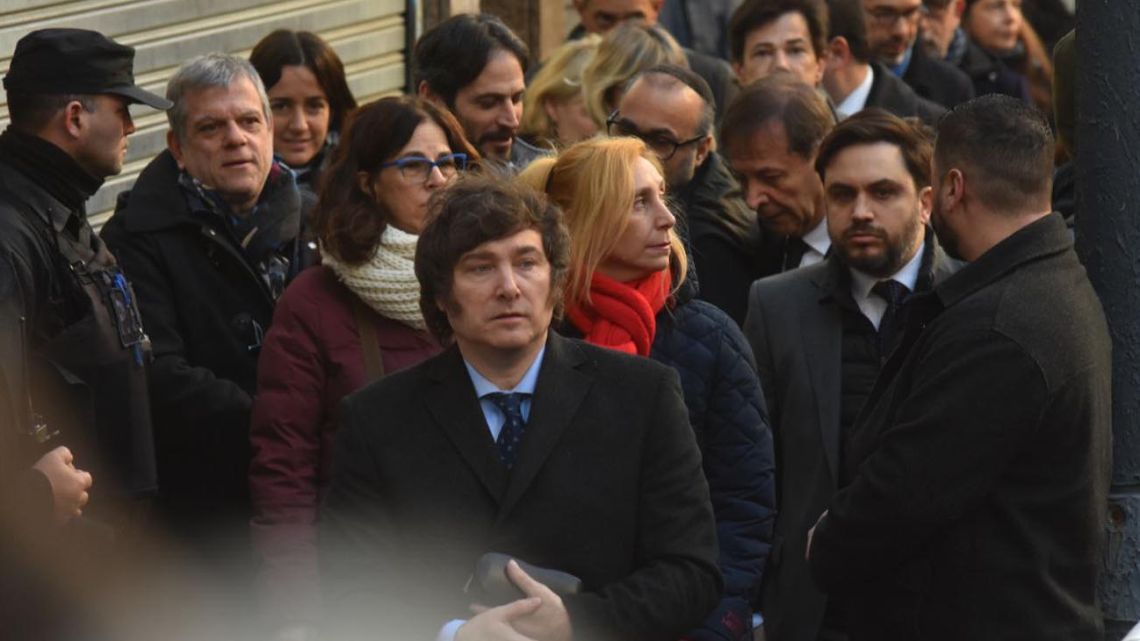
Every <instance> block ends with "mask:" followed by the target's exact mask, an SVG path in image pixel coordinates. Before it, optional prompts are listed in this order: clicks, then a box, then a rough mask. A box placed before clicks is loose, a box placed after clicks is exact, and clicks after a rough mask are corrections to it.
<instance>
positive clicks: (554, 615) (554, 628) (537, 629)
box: [507, 559, 574, 641]
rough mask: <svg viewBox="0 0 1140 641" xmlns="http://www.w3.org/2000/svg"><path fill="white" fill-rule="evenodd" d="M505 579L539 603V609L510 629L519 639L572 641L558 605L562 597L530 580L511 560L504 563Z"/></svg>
mask: <svg viewBox="0 0 1140 641" xmlns="http://www.w3.org/2000/svg"><path fill="white" fill-rule="evenodd" d="M507 577H508V578H509V579H510V580H511V581H512V582H513V583H514V584H515V585H517V586H518V588H519V589H520V590H522V591H523V594H525V595H527V596H528V597H531V598H539V599H541V600H542V601H541V603H542V605H541V607H539V608H538V609H536V610H535V611H533V612H532V613H530V614H527V615H525V616H521V617H519V618H518V619H515V621H514V623H513V625H514V628H515V630H518V631H519V632H521V633H522V634H523V635H525V636H527V637H529V638H531V639H536V640H537V641H572V640H573V638H574V634H573V630H572V629H571V628H570V615H569V614H568V613H567V612H566V607H565V606H564V605H562V597H560V596H558V595H557V594H555V593H554V592H553V591H552V590H551V589H550V588H548V587H546V586H545V585H544V584H542V583H539V582H538V581H535V580H534V579H532V578H531V576H530V575H529V574H527V573H526V572H524V571H523V569H522V568H520V567H519V564H518V563H516V562H515V561H514V560H513V559H512V560H511V561H508V562H507Z"/></svg>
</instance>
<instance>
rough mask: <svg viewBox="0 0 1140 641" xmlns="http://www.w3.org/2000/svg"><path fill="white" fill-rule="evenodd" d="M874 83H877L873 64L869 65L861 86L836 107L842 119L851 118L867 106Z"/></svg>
mask: <svg viewBox="0 0 1140 641" xmlns="http://www.w3.org/2000/svg"><path fill="white" fill-rule="evenodd" d="M873 84H875V69H874V67H872V66H871V65H867V75H866V76H864V77H863V82H860V83H859V86H858V87H855V90H854V91H852V92H851V93H850V94H848V95H847V97H846V98H844V99H843V102H841V103H839V104H838V105H836V107H835V111H837V112H839V119H840V120H844V119H846V118H850V117H851V116H854V115H855V114H857V113H859V112H860V111H863V109H864V108H865V107H866V106H867V98H869V97H871V85H873Z"/></svg>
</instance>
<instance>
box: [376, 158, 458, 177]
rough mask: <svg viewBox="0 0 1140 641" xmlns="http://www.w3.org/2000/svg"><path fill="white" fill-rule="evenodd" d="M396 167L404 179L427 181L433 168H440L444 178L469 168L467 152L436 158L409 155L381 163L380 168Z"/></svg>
mask: <svg viewBox="0 0 1140 641" xmlns="http://www.w3.org/2000/svg"><path fill="white" fill-rule="evenodd" d="M388 167H395V168H397V169H399V170H400V175H401V176H403V177H404V180H410V181H412V182H418V183H426V182H427V181H428V178H429V177H430V176H431V170H432V169H433V168H434V169H438V170H439V173H440V174H441V175H442V176H443V177H444V178H451V177H452V176H454V175H455V174H457V173H459V172H461V171H463V170H465V169H467V154H447V155H446V156H440V157H439V158H438V159H436V160H431V159H428V158H424V157H423V156H409V157H407V158H397V159H396V160H390V161H388V162H386V163H383V164H381V165H380V169H387V168H388Z"/></svg>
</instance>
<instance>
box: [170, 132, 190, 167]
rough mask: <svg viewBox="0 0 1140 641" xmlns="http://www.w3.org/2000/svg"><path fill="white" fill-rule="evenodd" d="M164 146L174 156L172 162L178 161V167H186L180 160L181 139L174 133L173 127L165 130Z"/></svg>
mask: <svg viewBox="0 0 1140 641" xmlns="http://www.w3.org/2000/svg"><path fill="white" fill-rule="evenodd" d="M166 148H167V149H169V150H170V155H171V156H174V162H176V163H178V168H179V169H186V164H185V163H183V162H182V141H180V140H178V136H176V135H174V130H173V129H167V130H166Z"/></svg>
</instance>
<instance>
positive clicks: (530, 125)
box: [519, 35, 602, 149]
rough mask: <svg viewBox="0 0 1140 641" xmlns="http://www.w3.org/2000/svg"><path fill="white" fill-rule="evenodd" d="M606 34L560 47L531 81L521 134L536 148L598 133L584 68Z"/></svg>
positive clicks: (525, 100) (557, 145) (556, 145)
mask: <svg viewBox="0 0 1140 641" xmlns="http://www.w3.org/2000/svg"><path fill="white" fill-rule="evenodd" d="M601 41H602V37H601V36H598V35H587V36H584V37H583V38H581V39H580V40H571V41H570V42H567V43H566V44H564V45H562V46H561V47H559V48H558V50H557V51H555V52H554V55H552V56H551V57H550V59H549V60H547V61H546V64H544V65H543V66H542V69H540V70H539V72H538V73H537V74H535V76H534V78H532V79H531V81H530V82H529V83H528V84H527V88H526V94H525V95H524V96H523V117H522V123H521V124H520V125H519V137H521V138H522V139H523V140H526V141H527V142H528V143H530V144H532V145H534V146H536V147H555V148H559V149H561V148H563V147H569V146H570V145H572V144H574V143H576V142H578V141H579V140H585V139H587V138H589V137H590V136H593V135H594V134H596V133H598V125H597V123H595V122H594V121H593V119H591V118H590V114H589V112H587V111H586V97H585V95H583V93H582V71H583V70H584V69H585V68H586V65H587V64H589V62H590V60H591V59H593V57H594V53H595V52H597V50H598V44H599V43H600V42H601Z"/></svg>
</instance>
